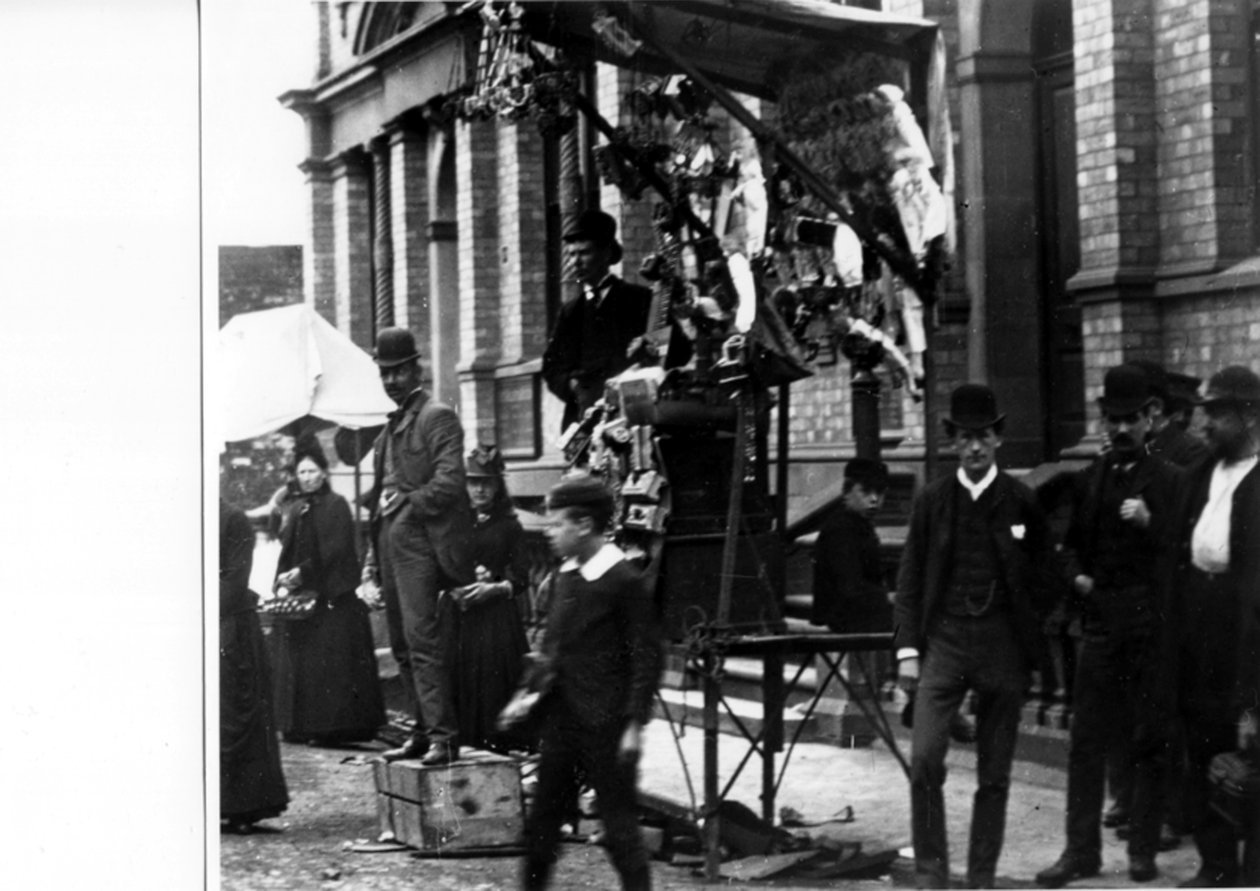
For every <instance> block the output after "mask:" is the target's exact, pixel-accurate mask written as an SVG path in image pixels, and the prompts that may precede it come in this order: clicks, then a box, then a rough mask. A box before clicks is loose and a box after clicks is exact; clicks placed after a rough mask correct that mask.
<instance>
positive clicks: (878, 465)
mask: <svg viewBox="0 0 1260 891" xmlns="http://www.w3.org/2000/svg"><path fill="white" fill-rule="evenodd" d="M844 478H845V479H846V480H853V482H855V483H857V484H858V485H859V486H862V487H863V488H866V489H875V490H877V491H881V492H882V491H883V490H884V489H887V488H888V465H887V464H885V463H884V462H883V461H874V460H872V459H870V458H854V459H853V460H851V461H850V462H849V463H848V464H846V465H844Z"/></svg>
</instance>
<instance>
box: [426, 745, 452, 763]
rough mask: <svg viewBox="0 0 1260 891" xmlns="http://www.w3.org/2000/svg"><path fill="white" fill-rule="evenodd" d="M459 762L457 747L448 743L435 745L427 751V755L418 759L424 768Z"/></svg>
mask: <svg viewBox="0 0 1260 891" xmlns="http://www.w3.org/2000/svg"><path fill="white" fill-rule="evenodd" d="M458 760H459V746H453V745H451V744H450V743H437V744H436V745H435V746H433V748H431V749H429V754H427V755H425V756H424V757H423V758H421V759H420V763H421V764H423V765H424V766H425V767H439V766H445V765H447V764H453V763H454V762H456V761H458Z"/></svg>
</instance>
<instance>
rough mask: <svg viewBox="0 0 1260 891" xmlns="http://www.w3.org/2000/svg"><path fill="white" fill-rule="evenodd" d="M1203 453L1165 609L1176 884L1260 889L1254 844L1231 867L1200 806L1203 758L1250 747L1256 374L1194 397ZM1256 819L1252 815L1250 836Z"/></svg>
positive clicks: (1231, 846) (1257, 535) (1257, 681)
mask: <svg viewBox="0 0 1260 891" xmlns="http://www.w3.org/2000/svg"><path fill="white" fill-rule="evenodd" d="M1200 404H1201V405H1202V407H1203V412H1204V425H1203V431H1204V434H1205V436H1206V438H1207V443H1208V447H1209V448H1210V449H1211V454H1210V456H1209V457H1208V459H1207V460H1205V461H1204V462H1202V463H1201V464H1199V465H1197V466H1196V467H1194V468H1192V469H1191V471H1190V478H1189V482H1188V494H1187V497H1186V499H1185V508H1184V519H1183V521H1181V522H1179V524H1178V532H1179V540H1180V546H1179V556H1180V559H1181V566H1180V569H1179V571H1178V574H1177V580H1176V584H1175V585H1174V586H1173V592H1172V601H1173V602H1172V605H1171V607H1170V617H1171V621H1170V622H1169V632H1170V633H1169V634H1167V635H1166V641H1167V645H1168V648H1169V657H1168V661H1169V662H1170V663H1171V664H1174V665H1175V666H1176V670H1177V681H1176V686H1177V696H1178V705H1179V708H1180V711H1181V714H1182V717H1183V721H1184V724H1185V728H1186V749H1187V755H1188V758H1187V764H1188V766H1187V772H1188V782H1187V788H1186V801H1185V807H1186V812H1187V818H1188V820H1189V821H1190V823H1191V825H1192V827H1193V830H1194V840H1195V844H1196V845H1197V847H1198V849H1199V857H1200V864H1199V871H1198V874H1197V875H1196V876H1195V877H1194V878H1192V879H1190V880H1189V881H1188V882H1186V883H1183V887H1200V888H1210V887H1229V886H1232V885H1234V884H1236V883H1238V882H1240V881H1241V884H1242V885H1244V886H1246V885H1258V884H1260V842H1257V840H1256V839H1254V838H1252V839H1250V842H1251V843H1250V844H1249V845H1248V846H1247V852H1246V855H1245V863H1244V865H1243V866H1242V867H1241V869H1240V865H1239V859H1238V847H1237V837H1236V830H1235V828H1234V827H1233V826H1232V825H1231V824H1230V823H1228V822H1227V821H1226V820H1225V819H1224V817H1223V816H1222V815H1221V814H1220V813H1219V812H1218V811H1216V810H1215V809H1213V808H1211V807H1210V806H1209V803H1208V802H1209V795H1210V791H1211V790H1210V785H1209V782H1208V778H1207V771H1208V766H1209V765H1210V763H1211V761H1212V758H1213V757H1215V756H1216V755H1218V754H1220V753H1222V752H1228V751H1232V750H1234V749H1235V748H1236V747H1237V746H1238V745H1239V743H1240V742H1244V743H1249V744H1250V745H1251V746H1252V747H1253V754H1257V753H1256V752H1255V751H1254V746H1255V724H1256V719H1257V712H1258V710H1260V709H1258V699H1257V697H1258V696H1260V690H1258V686H1260V678H1258V677H1257V667H1256V666H1257V665H1258V664H1260V606H1258V604H1257V600H1258V599H1260V546H1258V545H1257V542H1260V468H1258V467H1257V455H1258V454H1260V377H1257V376H1256V374H1255V372H1253V371H1251V370H1250V369H1249V368H1245V367H1243V366H1240V365H1234V366H1230V367H1228V368H1225V369H1222V370H1221V371H1218V372H1217V373H1216V374H1214V375H1213V376H1212V377H1211V378H1210V379H1209V380H1208V384H1207V392H1206V394H1205V396H1204V398H1203V399H1202V400H1201V401H1200ZM1257 823H1260V814H1252V833H1253V835H1254V833H1255V831H1256V830H1255V828H1254V827H1255V826H1256V824H1257Z"/></svg>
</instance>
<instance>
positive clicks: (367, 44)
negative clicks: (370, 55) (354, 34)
mask: <svg viewBox="0 0 1260 891" xmlns="http://www.w3.org/2000/svg"><path fill="white" fill-rule="evenodd" d="M423 5H424V4H420V3H370V4H368V6H367V8H366V9H364V10H363V18H362V19H360V22H359V36H358V39H357V40H356V41H355V47H354V52H355V55H358V56H361V55H363V54H364V53H366V52H369V51H370V50H373V49H375V48H376V47H378V46H380V45H381V44H382V43H384V42H385V41H387V40H389V39H390V38H391V37H396V36H397V35H399V34H401V33H402V32H404V31H406V30H407V29H408V28H410V27H411V26H412V25H414V24H416V16H417V14H418V13H419V12H420V9H421V7H422V6H423ZM429 5H432V6H437V5H438V4H429ZM427 17H428V16H426V18H427Z"/></svg>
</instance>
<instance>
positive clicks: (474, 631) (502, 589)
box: [443, 446, 529, 751]
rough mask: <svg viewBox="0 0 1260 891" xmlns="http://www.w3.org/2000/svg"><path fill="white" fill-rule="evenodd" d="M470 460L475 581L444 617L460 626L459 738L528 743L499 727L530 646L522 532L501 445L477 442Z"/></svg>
mask: <svg viewBox="0 0 1260 891" xmlns="http://www.w3.org/2000/svg"><path fill="white" fill-rule="evenodd" d="M465 465H466V471H465V474H466V477H467V485H468V497H469V500H470V501H471V502H472V507H473V512H474V514H475V515H476V522H475V525H474V527H473V544H472V552H473V560H474V565H475V568H476V579H477V581H476V583H475V584H472V585H468V586H466V587H464V588H461V589H457V590H456V591H453V592H451V596H450V597H449V598H443V601H444V609H443V617H444V619H446V620H447V621H449V622H450V627H451V628H452V629H453V631H454V640H455V650H454V658H453V659H452V660H451V662H452V666H453V669H452V670H453V672H454V675H455V681H454V688H455V711H456V715H457V716H458V719H459V738H460V740H461V741H465V742H467V744H468V745H471V746H474V747H477V748H486V749H496V750H501V751H502V750H506V749H512V748H522V747H526V746H528V745H529V742H528V741H527V740H523V739H517V738H513V737H510V736H506V735H504V734H502V733H500V732H499V731H497V730H496V729H495V726H494V725H495V719H496V718H497V717H498V715H499V712H500V710H502V708H503V706H504V705H506V704H507V701H508V700H509V699H510V698H511V697H512V692H513V691H514V690H515V689H516V684H517V681H518V680H519V679H520V674H521V664H522V662H521V660H522V658H523V657H524V655H525V652H526V651H527V650H528V644H527V642H526V640H525V622H524V618H523V612H524V610H525V609H526V607H527V604H528V598H529V595H528V591H527V585H528V581H529V567H528V563H527V558H526V554H525V549H524V548H523V547H522V542H521V538H522V535H523V531H522V529H521V524H520V521H519V520H517V519H516V512H515V510H513V508H512V500H511V498H509V497H508V493H507V488H506V486H505V484H504V481H503V470H504V467H503V458H502V456H501V455H500V454H499V451H498V449H496V448H495V447H494V446H479V447H477V448H476V449H474V450H473V451H472V452H471V453H470V454H469V455H468V459H467V461H466V462H465Z"/></svg>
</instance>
